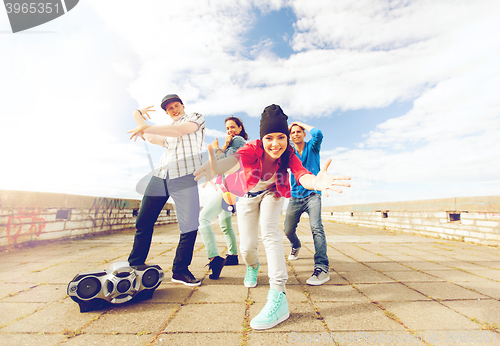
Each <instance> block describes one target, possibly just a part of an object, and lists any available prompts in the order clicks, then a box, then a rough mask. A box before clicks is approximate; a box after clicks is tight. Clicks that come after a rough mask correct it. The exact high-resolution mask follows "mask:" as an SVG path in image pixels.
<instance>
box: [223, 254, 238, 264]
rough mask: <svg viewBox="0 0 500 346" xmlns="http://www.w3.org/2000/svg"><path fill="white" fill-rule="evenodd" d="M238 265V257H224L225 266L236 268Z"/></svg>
mask: <svg viewBox="0 0 500 346" xmlns="http://www.w3.org/2000/svg"><path fill="white" fill-rule="evenodd" d="M238 264H239V262H238V255H227V256H226V265H227V266H237V265H238Z"/></svg>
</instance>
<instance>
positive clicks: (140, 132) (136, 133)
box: [127, 124, 151, 142]
mask: <svg viewBox="0 0 500 346" xmlns="http://www.w3.org/2000/svg"><path fill="white" fill-rule="evenodd" d="M150 126H151V125H147V124H146V125H138V126H137V127H136V128H135V129H133V130H130V131H127V133H132V136H130V139H132V138H134V137H135V138H134V142H135V141H136V140H137V137H141V138H142V139H143V140H144V141H145V140H146V139H145V138H144V130H145V129H147V128H148V127H150Z"/></svg>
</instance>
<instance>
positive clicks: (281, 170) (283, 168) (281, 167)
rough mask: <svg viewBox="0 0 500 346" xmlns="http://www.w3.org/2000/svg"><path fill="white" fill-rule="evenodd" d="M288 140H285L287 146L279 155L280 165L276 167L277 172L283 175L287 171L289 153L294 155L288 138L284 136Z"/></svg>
mask: <svg viewBox="0 0 500 346" xmlns="http://www.w3.org/2000/svg"><path fill="white" fill-rule="evenodd" d="M286 137H287V139H288V141H287V147H286V149H285V152H284V153H283V154H281V157H280V165H279V167H278V170H277V172H278V173H281V174H283V176H284V175H285V174H286V173H287V169H288V168H289V167H288V165H289V163H290V155H295V151H294V150H293V148H292V146H291V145H290V138H289V137H288V136H286Z"/></svg>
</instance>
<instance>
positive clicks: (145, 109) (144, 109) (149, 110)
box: [139, 106, 156, 120]
mask: <svg viewBox="0 0 500 346" xmlns="http://www.w3.org/2000/svg"><path fill="white" fill-rule="evenodd" d="M151 108H153V106H149V107H146V108H141V109H139V111H140V112H141V116H142V118H143V119H144V120H147V119H146V117H145V115H147V116H148V118H149V119H151V117H150V116H149V114H148V112H156V110H154V109H151Z"/></svg>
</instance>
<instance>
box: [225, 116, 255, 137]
mask: <svg viewBox="0 0 500 346" xmlns="http://www.w3.org/2000/svg"><path fill="white" fill-rule="evenodd" d="M229 120H232V121H234V122H235V123H236V126H241V132H240V133H239V135H238V136H241V137H243V138H244V139H245V140H246V141H248V138H250V137H249V136H248V134H247V133H246V131H245V126H243V122H242V121H241V120H240V118H236V117H227V118H226V119H225V120H224V124H225V123H226V122H228V121H229Z"/></svg>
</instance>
